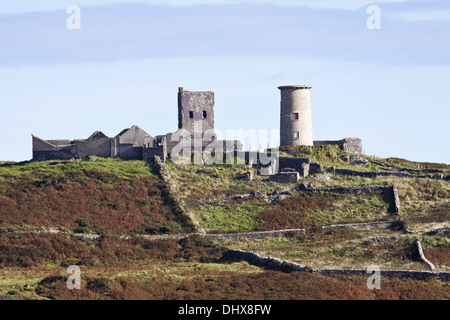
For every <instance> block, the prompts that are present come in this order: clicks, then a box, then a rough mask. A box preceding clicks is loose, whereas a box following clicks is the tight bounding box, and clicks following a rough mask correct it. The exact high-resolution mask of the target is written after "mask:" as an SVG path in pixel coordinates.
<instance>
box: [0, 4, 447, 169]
mask: <svg viewBox="0 0 450 320" xmlns="http://www.w3.org/2000/svg"><path fill="white" fill-rule="evenodd" d="M372 4H375V5H378V6H379V8H380V10H381V29H379V30H377V29H375V30H370V29H368V28H367V26H366V20H367V19H368V17H369V16H370V14H368V13H367V12H366V10H367V7H368V6H369V5H372ZM69 5H78V6H79V7H80V10H81V29H80V30H69V29H68V28H67V27H66V20H67V18H68V17H69V15H70V14H68V13H67V12H66V8H67V7H68V6H69ZM449 34H450V3H449V2H448V1H445V0H442V1H432V0H426V1H425V0H415V1H413V0H403V1H400V0H398V1H387V0H386V1H365V0H346V1H344V0H343V1H339V0H338V1H336V0H314V1H312V0H298V1H295V0H291V1H288V0H285V1H270V0H266V1H257V0H253V1H250V0H249V1H228V0H192V1H175V0H168V1H156V0H136V1H133V3H129V2H124V1H119V0H99V1H81V0H80V1H61V0H54V1H50V0H49V1H2V2H1V4H0V86H1V91H0V92H1V95H0V108H1V116H0V136H1V138H0V160H13V161H21V160H28V159H30V158H31V156H32V155H31V134H35V135H37V136H39V137H41V138H43V139H58V138H61V139H63V138H66V139H78V138H87V137H89V135H90V134H91V133H92V132H94V131H95V130H101V131H103V132H104V133H105V134H106V135H109V136H115V135H116V134H117V133H119V132H120V131H121V130H122V129H124V128H127V127H130V126H132V125H133V124H137V125H139V126H140V127H142V128H143V129H145V130H146V131H147V132H149V133H150V134H152V135H158V134H165V133H167V132H171V131H174V130H176V129H177V109H176V105H177V95H176V94H177V88H178V87H179V86H182V87H184V88H185V89H186V90H192V91H195V90H211V91H214V92H215V96H216V111H215V117H216V118H215V120H216V128H217V129H219V130H221V131H223V132H225V130H226V129H255V130H258V129H267V130H271V129H278V128H279V103H280V93H279V90H278V89H277V87H278V86H280V85H286V84H309V85H312V86H313V88H312V90H311V105H312V118H313V135H314V139H315V140H325V139H341V138H344V137H360V138H362V139H363V149H364V151H365V153H366V154H369V155H376V156H380V157H390V156H395V157H402V158H407V159H409V160H415V161H429V162H444V163H450V151H449V150H450V148H449V138H450V133H449V132H450V131H449V128H448V119H450V111H449V106H450V95H448V94H447V91H448V88H449V83H450V81H449V80H450V44H449ZM272 143H273V144H275V143H276V141H275V142H272Z"/></svg>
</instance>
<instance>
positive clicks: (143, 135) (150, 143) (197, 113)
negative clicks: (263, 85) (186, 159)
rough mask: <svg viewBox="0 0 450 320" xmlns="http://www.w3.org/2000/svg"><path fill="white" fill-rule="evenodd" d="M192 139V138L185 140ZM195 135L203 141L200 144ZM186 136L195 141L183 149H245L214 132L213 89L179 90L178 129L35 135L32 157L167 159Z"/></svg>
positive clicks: (37, 158) (42, 159)
mask: <svg viewBox="0 0 450 320" xmlns="http://www.w3.org/2000/svg"><path fill="white" fill-rule="evenodd" d="M186 136H188V137H187V138H191V139H186ZM194 138H195V139H197V141H201V143H200V145H199V146H197V145H196V144H194V143H193V141H194ZM183 139H186V140H190V141H192V143H191V144H189V145H184V146H183V148H188V149H190V151H191V152H193V153H194V154H195V153H199V152H203V151H204V150H205V148H206V147H207V146H208V145H210V144H211V143H212V142H214V145H216V146H218V145H219V146H222V147H223V150H224V151H226V152H232V151H239V150H242V144H241V143H240V142H239V141H237V140H230V141H229V140H217V135H216V134H215V132H214V92H212V91H203V92H199V91H196V92H191V91H184V90H183V88H182V87H180V88H179V90H178V130H177V131H175V132H171V133H167V134H165V135H158V136H155V137H152V136H151V135H150V134H148V133H147V132H145V131H144V130H143V129H141V128H140V127H138V126H136V125H134V126H132V127H131V128H128V129H124V130H123V131H122V132H120V133H119V134H118V135H117V136H115V137H113V138H111V137H107V136H106V135H105V134H103V133H102V132H101V131H95V132H94V133H93V134H92V135H91V136H90V137H89V138H87V139H78V140H43V139H41V138H39V137H37V136H35V135H32V141H33V160H35V161H46V160H70V159H82V158H86V157H89V156H99V157H111V158H121V159H124V160H146V161H154V159H155V156H158V157H160V158H161V160H162V161H163V162H165V160H166V158H167V157H170V156H171V154H172V151H173V150H174V148H175V146H177V145H179V144H180V141H182V140H183Z"/></svg>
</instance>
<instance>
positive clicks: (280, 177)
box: [269, 164, 307, 183]
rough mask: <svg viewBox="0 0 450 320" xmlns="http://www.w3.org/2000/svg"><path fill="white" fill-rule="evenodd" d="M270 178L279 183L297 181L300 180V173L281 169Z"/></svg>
mask: <svg viewBox="0 0 450 320" xmlns="http://www.w3.org/2000/svg"><path fill="white" fill-rule="evenodd" d="M306 165H307V164H306ZM269 180H270V181H273V182H277V183H296V182H298V180H300V175H299V173H298V172H297V171H280V172H278V173H277V174H274V175H271V176H270V177H269Z"/></svg>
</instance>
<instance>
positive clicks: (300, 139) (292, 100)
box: [278, 85, 313, 146]
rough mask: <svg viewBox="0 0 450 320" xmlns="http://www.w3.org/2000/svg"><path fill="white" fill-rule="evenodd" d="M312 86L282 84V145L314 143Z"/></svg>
mask: <svg viewBox="0 0 450 320" xmlns="http://www.w3.org/2000/svg"><path fill="white" fill-rule="evenodd" d="M311 88H312V87H311V86H303V85H293V86H280V87H278V89H280V90H281V108H280V109H281V110H280V146H292V145H297V146H298V145H306V146H312V145H313V136H312V121H311V99H310V89H311Z"/></svg>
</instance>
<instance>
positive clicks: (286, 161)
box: [278, 157, 311, 177]
mask: <svg viewBox="0 0 450 320" xmlns="http://www.w3.org/2000/svg"><path fill="white" fill-rule="evenodd" d="M278 162H279V165H278V170H280V171H283V170H285V169H294V170H295V171H297V172H298V173H299V174H300V176H301V177H306V176H308V175H309V173H310V168H311V159H309V158H289V157H279V158H278Z"/></svg>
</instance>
